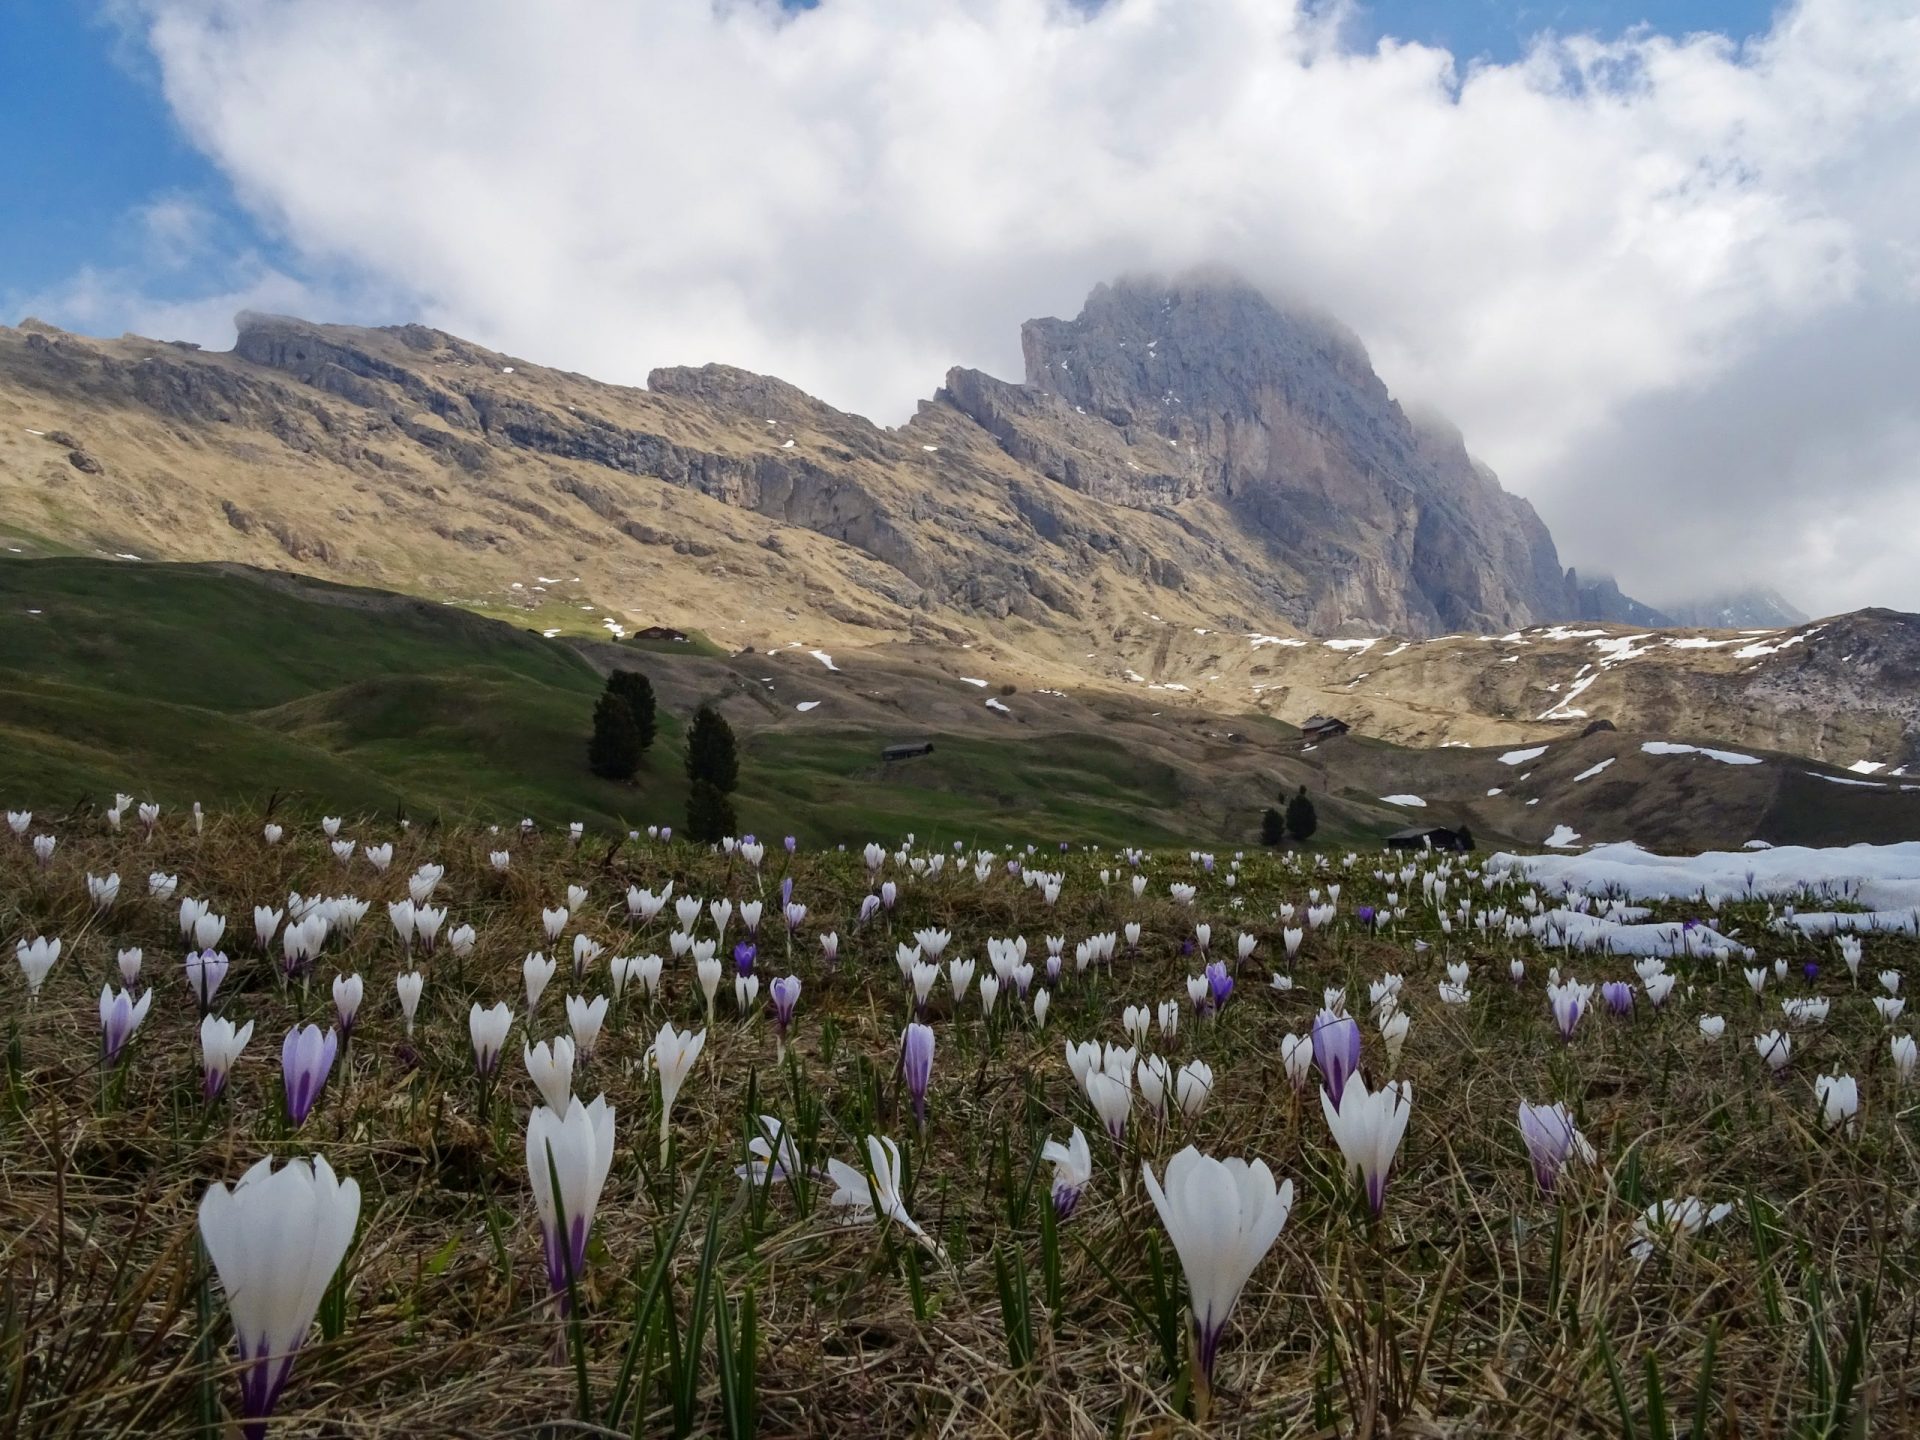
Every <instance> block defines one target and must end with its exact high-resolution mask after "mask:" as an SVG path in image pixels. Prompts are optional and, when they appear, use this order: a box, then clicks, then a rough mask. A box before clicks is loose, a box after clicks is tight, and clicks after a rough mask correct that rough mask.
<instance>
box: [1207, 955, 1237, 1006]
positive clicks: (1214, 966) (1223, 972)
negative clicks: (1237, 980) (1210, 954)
mask: <svg viewBox="0 0 1920 1440" xmlns="http://www.w3.org/2000/svg"><path fill="white" fill-rule="evenodd" d="M1207 989H1208V990H1209V991H1210V992H1211V993H1210V995H1209V996H1208V999H1209V1000H1210V1001H1211V1003H1212V1005H1213V1012H1214V1014H1216V1015H1218V1014H1219V1013H1220V1010H1221V1008H1222V1007H1223V1006H1224V1005H1225V1004H1226V1003H1227V997H1228V996H1229V995H1231V994H1233V977H1232V976H1231V975H1229V974H1228V973H1227V967H1226V962H1224V961H1221V960H1215V961H1214V962H1212V963H1211V964H1210V965H1208V966H1207Z"/></svg>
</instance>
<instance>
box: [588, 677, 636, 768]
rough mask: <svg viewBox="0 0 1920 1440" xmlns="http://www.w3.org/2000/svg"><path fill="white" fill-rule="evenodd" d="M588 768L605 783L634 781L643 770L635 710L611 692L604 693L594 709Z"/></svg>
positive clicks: (589, 741)
mask: <svg viewBox="0 0 1920 1440" xmlns="http://www.w3.org/2000/svg"><path fill="white" fill-rule="evenodd" d="M587 768H588V769H590V770H591V771H593V773H594V774H596V775H598V776H600V777H601V778H602V779H604V780H631V779H632V778H633V772H634V771H635V770H637V769H639V768H640V730H639V727H638V726H636V725H635V724H634V723H633V710H632V708H631V707H629V706H628V704H627V702H626V701H625V700H623V699H622V698H621V697H620V696H618V695H616V694H614V693H613V691H612V690H611V689H609V690H605V691H603V692H602V693H601V695H600V699H599V701H598V702H596V703H595V705H594V707H593V736H592V738H591V739H589V740H588V741H587Z"/></svg>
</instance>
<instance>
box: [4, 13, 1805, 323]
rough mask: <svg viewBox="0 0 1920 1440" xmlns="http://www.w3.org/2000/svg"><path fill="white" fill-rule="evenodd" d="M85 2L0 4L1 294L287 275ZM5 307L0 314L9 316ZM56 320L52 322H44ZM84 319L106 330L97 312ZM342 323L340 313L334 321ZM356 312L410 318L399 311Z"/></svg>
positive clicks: (1505, 38) (1565, 22) (120, 41)
mask: <svg viewBox="0 0 1920 1440" xmlns="http://www.w3.org/2000/svg"><path fill="white" fill-rule="evenodd" d="M107 8H108V7H106V6H104V5H101V4H98V3H91V0H9V3H7V4H6V5H4V6H0V60H4V62H5V67H6V68H5V74H6V77H7V78H6V80H5V82H4V84H0V134H5V135H9V136H13V137H15V140H14V143H13V144H12V145H10V146H9V149H8V155H7V162H8V170H9V172H10V173H9V175H8V189H9V192H10V194H11V196H12V197H13V198H12V199H11V201H10V202H9V205H8V207H7V211H8V213H7V215H6V217H5V219H4V220H0V296H4V297H23V296H34V295H39V294H46V293H49V292H52V291H55V290H56V289H58V288H60V287H62V286H63V285H64V284H65V283H67V282H69V281H70V280H71V279H72V277H73V276H74V275H75V274H76V272H79V271H82V270H84V269H87V268H93V269H97V270H100V271H111V270H113V269H115V268H116V267H120V266H124V265H129V264H133V263H137V262H144V265H143V271H142V275H141V290H142V293H143V295H144V296H145V298H147V299H149V300H155V301H167V300H174V299H187V298H190V297H192V296H196V295H202V294H207V293H218V292H219V291H221V290H223V289H227V288H231V286H232V284H233V279H234V276H233V272H234V271H235V269H236V268H237V264H236V257H239V256H242V255H254V256H257V257H259V258H260V259H262V260H264V261H265V263H267V264H269V265H273V266H275V267H276V268H279V269H281V270H285V271H288V272H291V273H296V274H297V273H298V272H299V270H300V268H301V267H300V265H299V263H298V261H297V260H296V259H295V258H294V257H292V256H290V255H288V254H286V253H284V251H283V248H282V247H281V246H280V245H279V243H278V240H277V237H276V236H274V235H273V234H272V233H271V232H270V231H269V230H267V229H265V228H263V227H262V226H261V225H260V224H259V223H257V222H256V220H255V219H254V218H253V217H251V216H249V215H248V213H247V212H246V210H245V209H244V208H243V207H242V206H241V205H240V204H239V203H238V202H237V201H236V199H235V197H234V195H233V193H232V191H231V188H230V186H229V185H228V183H227V181H226V179H225V177H224V176H223V175H222V174H221V173H220V171H219V170H218V169H217V168H216V167H215V166H214V165H213V164H212V163H210V162H209V161H208V160H207V159H206V157H204V156H203V155H201V154H200V153H199V152H198V151H197V150H196V149H195V148H194V146H193V144H192V143H191V141H190V140H189V139H188V138H187V136H186V135H185V134H184V133H183V132H182V130H181V128H180V126H179V125H178V124H177V123H176V122H175V120H174V119H173V116H172V115H171V113H170V112H169V110H168V107H167V105H166V101H165V99H164V97H163V96H162V94H161V91H160V85H159V80H158V76H157V74H156V72H155V69H154V66H153V65H152V63H151V61H150V59H149V57H148V56H147V55H146V54H145V53H144V52H143V50H142V48H141V46H140V45H139V43H138V40H137V38H134V37H130V36H129V35H127V34H125V33H123V31H122V30H121V28H120V27H118V26H116V25H115V24H114V23H113V22H112V21H111V20H110V19H109V18H108V16H107ZM1772 9H1773V6H1772V5H1771V4H1768V3H1764V0H1564V3H1556V0H1546V3H1527V4H1518V3H1513V0H1377V3H1374V4H1372V5H1370V6H1368V7H1366V10H1365V12H1364V14H1363V18H1362V24H1363V27H1364V29H1363V31H1362V35H1361V39H1362V40H1363V41H1366V40H1371V39H1374V38H1378V37H1380V36H1387V35H1391V36H1396V37H1400V38H1405V39H1411V40H1417V41H1421V42H1424V43H1429V44H1436V45H1441V46H1444V47H1446V48H1448V49H1449V50H1451V51H1452V52H1453V53H1454V54H1455V55H1456V56H1457V57H1461V58H1463V59H1464V58H1468V57H1482V56H1484V57H1488V58H1491V59H1494V60H1508V59H1511V58H1513V57H1514V56H1515V55H1517V54H1518V53H1519V52H1520V50H1521V49H1522V47H1523V46H1524V44H1525V42H1526V40H1527V39H1528V37H1530V36H1532V35H1534V34H1537V33H1538V32H1539V31H1541V30H1545V29H1554V30H1558V31H1561V32H1563V33H1564V32H1570V31H1582V30H1590V31H1597V32H1599V33H1601V34H1604V35H1612V34H1617V33H1619V32H1620V31H1622V30H1624V29H1627V28H1629V27H1632V26H1635V25H1641V24H1645V25H1649V26H1651V27H1653V28H1654V29H1657V30H1660V31H1663V32H1666V33H1672V34H1684V33H1687V32H1691V31H1696V30H1715V31H1719V32H1721V33H1724V34H1728V35H1732V36H1734V37H1736V38H1745V37H1746V36H1747V35H1749V34H1753V33H1758V32H1760V31H1762V30H1764V29H1765V28H1766V25H1767V23H1768V20H1769V18H1770V15H1771V13H1772ZM167 200H185V201H188V202H191V205H192V207H193V210H194V212H195V213H196V214H197V215H198V216H199V217H200V218H201V219H202V220H204V221H206V222H208V223H207V225H206V226H205V227H203V228H202V229H201V230H200V232H199V233H198V234H197V235H196V236H195V237H194V238H195V241H196V243H195V244H194V245H192V246H191V247H187V248H188V249H190V251H191V253H186V251H185V250H183V253H182V255H181V256H180V259H179V263H177V264H176V265H174V266H172V267H170V268H168V267H163V268H162V270H161V273H158V274H154V273H151V261H152V253H153V250H152V246H151V245H150V243H148V241H149V237H148V235H147V233H146V230H145V228H144V226H143V225H142V223H141V220H140V217H141V215H142V214H143V213H144V212H145V211H146V209H147V207H149V206H152V205H154V204H156V203H158V202H162V201H167ZM19 318H20V317H19V316H17V315H0V322H6V323H11V322H12V321H14V320H17V319H19ZM49 318H57V317H49ZM100 318H101V322H102V323H99V324H97V325H95V326H93V327H89V328H98V329H102V330H107V331H112V330H114V329H116V328H118V323H117V321H116V320H115V319H114V317H113V316H112V315H111V314H110V313H109V314H107V315H105V316H102V317H100ZM339 318H349V317H345V316H342V317H339ZM352 318H392V319H406V318H411V317H407V316H393V317H373V316H356V317H352Z"/></svg>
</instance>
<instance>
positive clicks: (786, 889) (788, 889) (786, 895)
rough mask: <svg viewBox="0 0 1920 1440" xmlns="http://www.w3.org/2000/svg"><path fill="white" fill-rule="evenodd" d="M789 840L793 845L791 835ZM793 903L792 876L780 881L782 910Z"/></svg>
mask: <svg viewBox="0 0 1920 1440" xmlns="http://www.w3.org/2000/svg"><path fill="white" fill-rule="evenodd" d="M787 840H788V842H789V843H791V842H792V840H793V837H792V836H791V835H789V836H788V837H787ZM792 903H793V877H792V876H791V875H788V876H785V877H784V878H782V880H781V881H780V908H781V909H782V910H784V909H786V908H787V906H789V905H791V904H792Z"/></svg>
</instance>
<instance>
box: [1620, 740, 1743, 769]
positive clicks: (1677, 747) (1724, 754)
mask: <svg viewBox="0 0 1920 1440" xmlns="http://www.w3.org/2000/svg"><path fill="white" fill-rule="evenodd" d="M1640 749H1641V751H1642V752H1643V753H1644V754H1648V755H1704V756H1706V757H1707V758H1708V759H1709V760H1718V761H1719V762H1720V763H1721V764H1722V765H1758V764H1760V763H1761V761H1760V757H1759V756H1758V755H1742V754H1741V753H1740V752H1739V751H1738V750H1713V749H1709V748H1708V747H1707V746H1705V745H1683V744H1682V743H1680V742H1679V741H1678V740H1644V741H1642V742H1641V744H1640Z"/></svg>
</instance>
